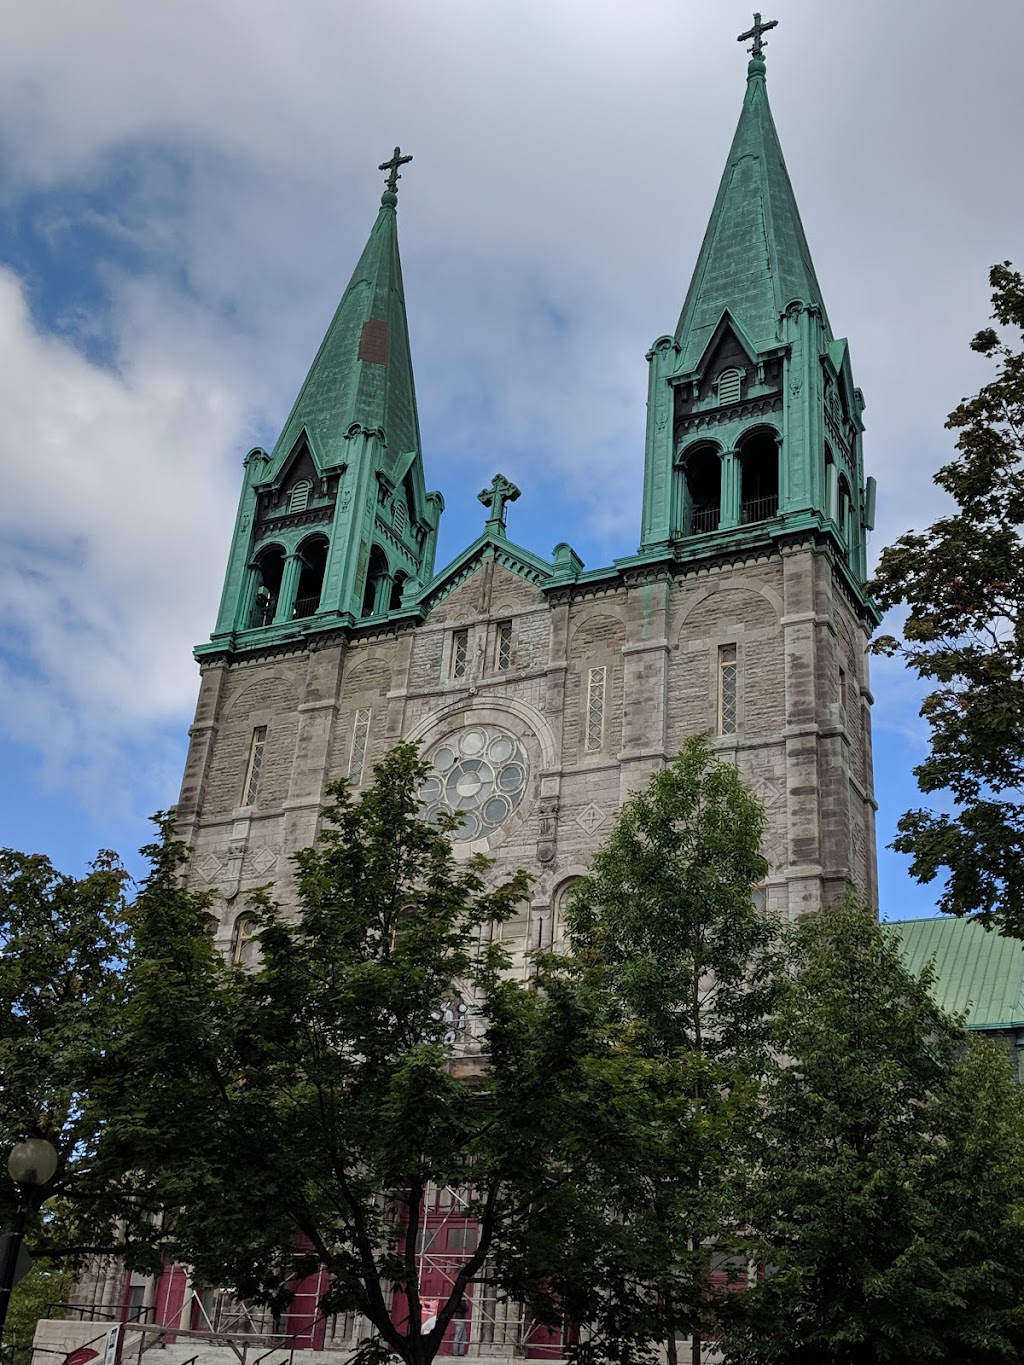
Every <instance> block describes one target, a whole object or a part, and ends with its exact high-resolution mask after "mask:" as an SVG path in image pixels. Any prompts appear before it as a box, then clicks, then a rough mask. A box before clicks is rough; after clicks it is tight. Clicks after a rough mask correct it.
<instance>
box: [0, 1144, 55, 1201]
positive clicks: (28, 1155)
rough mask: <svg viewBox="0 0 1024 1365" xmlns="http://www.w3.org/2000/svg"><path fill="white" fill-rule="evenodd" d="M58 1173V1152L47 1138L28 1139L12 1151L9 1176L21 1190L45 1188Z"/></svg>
mask: <svg viewBox="0 0 1024 1365" xmlns="http://www.w3.org/2000/svg"><path fill="white" fill-rule="evenodd" d="M56 1173H57V1150H56V1148H55V1147H54V1145H53V1143H52V1142H47V1140H46V1138H28V1139H27V1140H26V1141H25V1142H19V1143H17V1144H16V1146H14V1147H13V1148H12V1149H11V1154H10V1156H9V1157H8V1158H7V1174H8V1175H9V1176H10V1177H11V1179H12V1180H13V1181H14V1183H15V1185H17V1186H18V1188H19V1189H23V1188H24V1187H25V1186H30V1187H33V1186H34V1187H36V1188H39V1189H41V1188H43V1187H44V1186H46V1185H48V1184H49V1183H50V1181H51V1180H52V1179H53V1177H54V1175H55V1174H56Z"/></svg>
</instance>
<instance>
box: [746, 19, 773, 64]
mask: <svg viewBox="0 0 1024 1365" xmlns="http://www.w3.org/2000/svg"><path fill="white" fill-rule="evenodd" d="M778 25H779V21H778V19H769V20H768V22H767V23H766V24H765V23H762V22H761V16H760V14H758V13H755V14H754V27H753V28H750V29H748V30H747V32H746V33H741V34H740V36H739V37H738V38H737V39H736V41H737V42H738V43H745V42H746V41H747V39H748V38H753V40H754V46H753V47H750V48H748V49H747V51H748V52H749V53H750V55H751V56H752V57H753V58H754V60H755V61H760V60H762V59H763V58H764V35H765V34H766V33H767V32H768V30H769V29H773V28H778Z"/></svg>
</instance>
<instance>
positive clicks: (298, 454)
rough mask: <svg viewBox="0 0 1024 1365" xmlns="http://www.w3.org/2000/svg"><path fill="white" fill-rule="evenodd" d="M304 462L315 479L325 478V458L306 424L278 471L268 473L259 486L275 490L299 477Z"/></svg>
mask: <svg viewBox="0 0 1024 1365" xmlns="http://www.w3.org/2000/svg"><path fill="white" fill-rule="evenodd" d="M303 462H307V463H308V465H309V469H308V470H306V471H303V472H307V473H308V474H309V475H310V477H311V478H314V479H322V478H323V467H324V466H323V460H322V459H321V458H320V457H319V455H318V453H317V449H316V445H315V443H314V441H313V439H312V435H311V433H310V432H309V430H308V429H307V428H306V427H305V426H303V427H301V428H300V430H299V433H298V435H297V436H296V438H295V441H294V442H293V443H292V447H291V450H289V452H288V454H287V455H286V456H285V457H284V459H283V460H282V461H281V463H280V465H279V467H278V469H277V471H276V472H275V473H271V474H268V475H267V477H266V478H265V479H261V480H260V482H259V483H258V484H257V487H258V488H260V489H274V490H277V489H278V488H282V487H283V486H284V485H285V484H286V483H289V482H290V481H291V480H292V479H293V478H296V477H298V474H299V470H298V468H297V466H299V465H301V464H302V463H303Z"/></svg>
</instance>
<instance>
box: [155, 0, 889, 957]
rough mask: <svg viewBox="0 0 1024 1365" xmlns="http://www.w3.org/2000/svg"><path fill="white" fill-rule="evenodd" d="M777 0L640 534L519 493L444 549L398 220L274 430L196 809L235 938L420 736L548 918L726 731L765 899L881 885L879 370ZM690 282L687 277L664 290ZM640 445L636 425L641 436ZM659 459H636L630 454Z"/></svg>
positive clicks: (673, 343)
mask: <svg viewBox="0 0 1024 1365" xmlns="http://www.w3.org/2000/svg"><path fill="white" fill-rule="evenodd" d="M764 31H765V26H764V25H762V24H761V23H760V20H758V21H757V22H756V23H755V28H754V30H752V32H751V34H749V35H745V36H746V37H753V39H754V45H753V47H752V49H751V52H752V58H751V61H750V63H749V67H748V74H747V86H746V93H745V97H744V101H743V107H742V111H741V114H740V120H739V126H738V128H737V130H736V134H735V137H734V139H733V143H732V148H731V150H730V152H729V158H728V162H727V165H726V168H725V174H724V176H723V178H722V183H721V187H720V189H719V192H718V197H717V199H716V201H715V205H714V209H713V211H712V214H711V220H710V223H709V225H708V229H707V234H706V236H705V239H704V244H703V246H702V248H701V253H700V257H699V259H698V261H697V265H696V269H695V271H694V275H693V280H692V283H691V285H690V288H689V291H688V293H687V296H686V300H685V302H684V304H683V309H682V313H681V315H680V318H679V323H678V325H677V327H676V329H675V332H674V333H673V334H672V335H666V336H663V337H661V338H660V339H659V340H658V341H656V342H655V343H654V346H653V347H652V349H651V351H650V353H649V355H648V361H649V366H650V393H649V402H648V422H647V433H646V446H645V454H644V494H643V514H642V526H641V533H640V544H639V549H638V550H637V552H636V553H635V554H633V555H630V556H628V557H626V558H623V559H620V560H618V561H616V562H615V563H614V564H612V565H611V566H608V567H604V568H597V569H591V570H587V569H585V568H584V566H583V564H582V561H581V560H580V558H579V556H578V555H577V554H576V553H575V552H574V551H573V549H572V548H571V546H570V544H569V543H568V540H567V541H566V542H563V543H562V544H560V545H558V546H557V547H556V548H555V550H554V551H553V552H552V557H551V558H550V559H547V558H544V557H542V556H539V555H537V554H536V553H534V552H532V551H530V550H527V549H524V548H523V547H522V546H519V545H517V544H515V543H514V542H513V541H512V540H511V539H510V538H509V536H508V532H507V527H506V522H507V516H508V509H509V506H510V504H511V503H513V502H514V501H515V500H516V499H517V498H518V496H519V490H518V489H517V488H515V487H514V486H513V485H512V484H510V483H509V481H508V480H507V479H504V478H503V477H502V476H501V475H498V476H497V477H496V478H495V480H494V481H493V483H492V484H491V486H490V487H489V488H487V489H485V490H484V492H483V493H481V495H480V496H481V501H482V502H483V503H484V505H485V508H486V514H485V517H484V518H483V526H482V529H481V532H480V535H479V536H478V537H477V538H476V539H475V540H474V541H473V543H472V544H470V545H469V546H467V547H466V549H465V550H463V551H462V553H461V554H459V555H458V556H457V557H456V558H455V560H454V561H453V562H452V563H451V564H449V565H448V566H447V567H446V568H445V569H443V570H442V571H441V572H439V573H435V571H434V563H433V561H434V547H435V541H436V536H437V527H438V521H439V517H440V513H441V510H442V507H443V503H442V499H441V497H440V495H439V494H437V493H427V492H426V484H425V481H424V472H423V455H422V450H421V444H420V433H419V423H418V420H417V414H416V398H415V388H414V384H413V373H412V360H411V352H410V346H409V335H408V328H407V322H406V311H405V300H404V294H403V288H402V272H401V265H400V261H399V254H398V237H397V222H396V212H397V209H396V204H397V187H398V168H399V166H400V165H402V164H404V162H405V161H407V160H408V158H404V157H401V155H400V153H399V152H398V150H397V149H396V151H395V155H394V156H393V157H392V158H391V160H390V161H389V162H386V163H385V164H384V166H383V167H382V168H381V169H384V170H388V171H389V176H388V179H387V185H386V189H385V192H384V195H383V199H382V202H381V208H380V212H379V214H378V217H377V221H376V223H375V224H374V226H373V229H372V231H371V234H370V238H369V241H368V243H367V245H366V248H365V250H364V252H363V254H362V256H361V258H360V260H359V263H358V265H357V266H356V269H355V272H354V274H353V276H352V279H351V281H350V283H349V286H348V288H347V290H346V291H345V294H344V297H343V298H342V301H341V304H340V305H339V307H338V311H337V313H336V314H335V316H334V319H333V321H332V322H331V325H330V327H329V328H328V331H327V335H326V336H325V338H324V341H323V344H322V346H321V347H320V350H319V352H318V354H317V356H316V358H315V359H314V361H313V364H312V367H311V369H310V371H309V374H308V376H307V378H306V381H305V383H304V384H303V386H302V389H301V391H300V393H299V396H298V398H297V399H296V401H295V405H294V407H293V409H292V412H291V414H290V415H289V417H288V420H287V421H286V423H285V425H284V429H283V431H282V433H281V436H280V438H279V439H278V441H277V443H276V445H275V446H274V449H273V451H272V452H270V453H268V452H266V451H264V450H254V451H251V452H250V454H249V455H248V456H247V457H246V461H245V480H244V484H243V489H242V496H241V501H240V505H239V511H238V518H237V522H236V526H235V533H234V539H233V542H232V548H231V553H230V558H229V563H228V570H227V574H226V578H225V585H224V594H223V599H222V603H221V608H220V614H219V617H218V621H217V625H216V630H215V631H214V634H213V636H212V638H211V639H210V641H209V642H208V643H207V644H204V645H202V646H200V647H199V649H198V650H197V657H198V660H199V663H200V666H201V670H202V685H201V690H200V697H199V705H198V710H197V713H196V720H195V724H194V726H193V728H192V746H191V750H190V754H189V758H188V765H187V768H186V772H185V780H184V785H183V787H182V792H181V799H180V802H179V805H178V819H179V824H180V827H181V828H182V829H183V831H184V833H185V834H186V835H187V837H188V838H189V840H190V842H191V844H192V846H193V849H194V859H193V864H192V872H191V876H192V878H193V880H194V882H195V883H196V884H197V885H200V886H206V887H210V888H212V889H215V890H216V891H217V892H218V893H219V898H220V899H219V905H220V909H221V925H222V929H221V932H222V941H223V943H224V945H225V948H228V946H229V945H232V951H234V952H235V953H236V954H244V952H245V951H246V943H247V932H248V931H247V920H246V909H245V906H246V891H247V889H248V888H251V887H254V886H257V885H261V884H263V883H265V882H267V881H268V880H276V882H277V886H278V894H279V895H280V896H281V897H282V898H284V899H285V900H287V897H288V895H289V893H290V892H289V875H290V862H289V855H290V854H291V853H292V852H294V851H295V850H296V849H297V848H300V847H303V846H304V845H306V844H308V843H310V842H312V840H313V839H314V837H315V835H316V830H317V822H318V818H319V812H320V809H321V804H322V802H323V800H324V793H325V787H326V785H327V783H328V782H329V781H331V780H332V779H335V778H338V777H347V778H348V779H349V781H350V782H352V783H353V784H354V785H355V786H357V787H359V786H361V785H363V784H365V783H366V782H368V781H369V780H370V779H371V775H372V767H373V764H374V762H375V761H376V760H378V759H379V758H380V757H381V755H382V754H383V753H384V752H385V751H386V749H387V748H388V746H390V745H392V744H394V743H395V742H396V741H397V740H398V739H400V738H403V737H404V738H410V739H414V740H417V741H419V742H420V743H421V745H422V750H423V753H424V754H425V756H426V757H427V759H428V760H429V762H430V764H431V776H430V778H429V779H428V781H427V783H426V785H425V787H424V790H423V799H424V803H425V807H426V809H427V810H428V811H439V810H449V811H454V812H456V813H457V814H458V815H459V816H460V817H461V821H462V823H461V826H460V828H459V833H458V836H457V846H458V847H459V848H460V849H463V850H465V851H467V852H469V851H482V852H485V853H487V854H489V855H490V856H492V857H494V858H495V859H497V861H498V863H499V864H500V865H501V866H502V867H505V868H508V869H511V868H513V867H519V866H522V867H526V868H528V869H529V870H530V871H531V873H532V874H533V875H534V878H535V881H534V894H533V901H532V903H531V904H530V905H529V906H524V907H523V912H522V915H521V916H520V917H519V918H518V919H516V920H513V921H512V922H511V923H510V924H508V925H505V926H504V927H503V929H502V933H503V935H504V936H505V937H506V938H507V939H508V941H509V946H510V947H511V948H512V949H513V951H515V950H517V949H518V950H522V951H523V952H525V951H526V950H528V949H529V948H532V947H536V946H540V945H546V944H548V943H551V942H552V941H555V940H557V938H558V935H559V933H560V925H561V912H562V908H563V904H564V900H565V896H566V892H567V890H568V888H569V886H570V885H571V883H572V881H573V879H574V878H575V877H577V876H579V875H580V874H581V873H583V872H584V871H585V870H586V869H587V866H588V863H589V860H590V858H591V856H592V854H593V852H594V850H595V849H596V848H597V846H598V845H599V843H600V842H601V841H602V839H603V838H604V837H605V836H606V835H607V834H608V832H609V830H610V828H611V825H612V822H613V821H614V819H615V815H616V812H617V810H618V808H619V806H620V805H621V802H622V801H623V799H624V798H625V796H626V795H627V794H628V793H629V791H630V790H632V789H634V788H635V787H637V786H638V785H640V784H642V783H644V782H645V781H646V780H647V778H648V777H649V776H650V774H651V773H652V772H653V771H654V770H656V769H657V768H658V767H660V766H661V765H663V764H664V763H666V762H667V761H670V760H671V758H672V757H673V755H674V754H675V753H676V752H677V751H678V750H679V748H680V746H681V744H682V743H683V741H684V740H685V739H686V737H687V736H689V735H692V734H694V733H697V732H701V731H710V732H711V734H712V735H713V736H714V740H713V743H714V746H715V748H716V750H717V751H718V752H719V754H720V755H721V756H722V757H723V758H726V759H728V760H729V761H731V762H735V763H736V764H737V766H738V767H739V769H740V771H741V773H742V774H743V775H744V777H745V778H746V779H747V781H748V782H749V784H750V785H751V786H752V787H753V789H754V790H755V792H756V793H757V795H758V796H759V797H760V799H761V800H762V802H763V803H764V805H765V807H766V810H767V814H768V829H767V835H766V849H765V852H766V855H767V857H768V860H769V863H770V869H771V870H770V874H769V877H768V879H767V882H766V885H765V886H764V888H761V889H758V891H757V893H756V894H758V895H759V896H763V897H764V898H765V900H766V901H767V902H768V903H769V904H771V905H772V906H773V907H775V908H776V909H778V910H779V911H781V912H782V913H783V914H787V915H790V916H793V915H796V914H799V913H803V912H806V911H813V910H815V909H817V908H818V907H819V906H821V905H822V904H823V903H825V902H826V901H827V900H828V899H829V898H831V897H833V896H835V895H836V894H837V893H838V892H839V891H840V890H841V888H843V887H844V886H845V885H846V884H847V882H849V881H853V882H854V883H856V884H858V885H859V886H860V887H861V888H862V889H863V890H864V891H865V892H866V893H867V894H868V895H869V896H870V897H874V895H875V846H874V801H873V797H872V773H871V749H870V724H869V705H870V700H871V698H870V693H869V690H868V679H867V666H866V657H865V643H866V638H867V635H868V633H869V632H870V630H871V629H872V627H873V625H874V624H875V614H874V609H873V607H872V605H871V603H870V601H869V600H868V598H867V597H866V595H865V592H864V575H865V529H866V528H869V527H870V525H871V520H872V514H873V503H874V484H873V481H872V480H870V479H868V480H865V479H864V476H863V466H862V450H861V441H862V432H863V422H862V412H863V408H864V402H863V397H862V395H861V393H860V391H859V390H858V389H857V388H856V387H855V385H854V382H853V374H852V371H851V368H850V357H849V352H848V348H847V345H846V343H845V341H841V340H836V339H835V338H834V336H833V334H832V329H831V326H830V324H829V320H828V316H827V313H826V310H825V304H824V300H823V298H822V293H821V289H820V286H819V284H818V280H817V276H816V274H815V271H814V266H813V264H812V262H811V255H810V251H809V248H808V245H807V241H806V238H805V236H804V231H803V227H802V226H801V223H800V215H799V213H798V211H797V206H796V200H795V197H794V194H793V189H792V186H791V184H790V180H789V176H788V173H787V171H786V166H785V162H784V160H783V156H782V151H781V147H780V145H779V139H778V135H777V133H776V130H775V126H774V123H773V121H772V116H771V111H770V109H769V105H768V95H767V89H766V80H765V62H764V55H763V33H764ZM666 303H668V301H666ZM638 455H639V452H638ZM637 463H638V466H639V459H638V462H637Z"/></svg>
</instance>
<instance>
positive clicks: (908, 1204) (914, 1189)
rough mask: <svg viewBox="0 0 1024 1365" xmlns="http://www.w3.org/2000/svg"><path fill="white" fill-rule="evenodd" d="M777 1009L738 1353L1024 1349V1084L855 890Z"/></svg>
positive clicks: (852, 1356) (749, 1362)
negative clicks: (948, 1011)
mask: <svg viewBox="0 0 1024 1365" xmlns="http://www.w3.org/2000/svg"><path fill="white" fill-rule="evenodd" d="M790 972H791V975H790V979H789V985H788V987H787V989H786V990H785V991H784V992H783V993H782V995H781V999H780V1005H779V1007H778V1009H777V1010H776V1011H775V1013H774V1015H773V1031H774V1037H775V1043H776V1048H777V1052H778V1060H777V1062H776V1064H775V1065H774V1066H772V1067H771V1068H769V1070H768V1071H767V1072H766V1076H765V1082H764V1091H763V1098H762V1104H761V1106H760V1110H759V1117H758V1131H757V1139H758V1146H759V1149H760V1158H759V1160H758V1163H757V1165H756V1167H755V1169H754V1175H753V1179H752V1182H751V1187H750V1192H749V1202H748V1205H747V1220H748V1225H749V1238H748V1241H747V1252H748V1254H749V1256H750V1258H751V1260H752V1262H753V1263H755V1264H757V1265H760V1266H761V1267H762V1268H766V1269H767V1272H768V1273H763V1274H762V1275H761V1276H760V1278H759V1279H758V1280H757V1281H756V1282H755V1283H754V1284H753V1285H752V1287H751V1288H750V1289H748V1290H747V1292H745V1293H743V1294H737V1295H734V1296H733V1297H732V1298H731V1300H730V1301H729V1309H730V1311H729V1312H728V1313H727V1314H726V1319H727V1324H728V1326H727V1330H726V1333H725V1337H724V1340H723V1342H722V1346H723V1350H724V1356H725V1360H726V1361H727V1362H728V1365H781V1362H786V1365H910V1362H916V1361H936V1362H946V1361H948V1362H951V1363H952V1362H958V1365H989V1363H990V1362H997V1361H1013V1360H1019V1359H1020V1358H1021V1351H1022V1349H1024V1306H1022V1292H1024V1271H1022V1269H1021V1265H1020V1257H1019V1246H1020V1236H1021V1231H1022V1218H1024V1173H1022V1171H1021V1167H1020V1162H1019V1159H1018V1152H1019V1148H1020V1143H1021V1139H1022V1137H1024V1095H1022V1092H1021V1089H1020V1087H1019V1086H1017V1085H1015V1084H1014V1081H1013V1078H1012V1075H1011V1072H1010V1067H1009V1062H1008V1058H1007V1056H1006V1054H1005V1052H1003V1051H1002V1050H1000V1049H999V1048H998V1047H997V1046H996V1045H995V1044H991V1043H975V1044H973V1045H970V1044H968V1042H967V1040H966V1038H965V1036H964V1034H963V1033H962V1031H961V1029H960V1028H959V1026H958V1023H957V1021H955V1020H952V1019H949V1018H947V1017H945V1016H943V1015H942V1014H941V1012H940V1011H939V1010H938V1009H937V1008H936V1007H935V1005H934V1003H933V1001H932V999H931V997H930V995H929V986H930V984H931V976H930V973H928V972H926V973H925V974H924V975H923V976H922V977H921V978H919V979H918V978H915V977H913V976H912V975H910V974H909V973H908V972H907V971H906V969H905V968H904V966H903V964H902V961H901V959H900V956H899V951H898V948H897V946H896V945H895V943H894V942H893V941H892V940H891V939H890V938H889V937H888V936H887V935H886V933H885V931H884V929H883V928H882V927H881V926H880V925H879V924H878V923H877V921H876V920H875V919H874V917H873V915H872V914H871V913H870V911H869V910H867V909H865V908H864V907H863V906H861V905H860V904H858V903H857V902H856V900H855V899H854V898H853V897H852V896H851V897H850V898H849V899H848V900H847V901H846V902H845V903H843V904H841V905H839V906H836V907H834V908H832V909H831V910H828V911H825V912H823V913H822V914H821V915H819V916H817V917H815V918H814V919H812V920H809V921H807V922H806V923H805V924H803V925H801V926H800V927H799V928H798V929H797V930H796V932H795V934H794V936H793V938H792V941H791V945H790Z"/></svg>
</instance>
